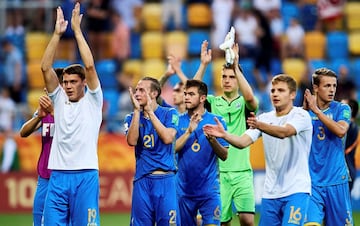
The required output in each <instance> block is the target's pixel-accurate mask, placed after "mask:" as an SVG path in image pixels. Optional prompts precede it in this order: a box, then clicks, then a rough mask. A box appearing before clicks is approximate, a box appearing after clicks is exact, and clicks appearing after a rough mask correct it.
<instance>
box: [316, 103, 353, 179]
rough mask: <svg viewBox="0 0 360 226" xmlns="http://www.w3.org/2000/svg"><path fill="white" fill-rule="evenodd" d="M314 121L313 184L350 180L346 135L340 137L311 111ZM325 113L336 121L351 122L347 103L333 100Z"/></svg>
mask: <svg viewBox="0 0 360 226" xmlns="http://www.w3.org/2000/svg"><path fill="white" fill-rule="evenodd" d="M309 113H310V116H311V119H312V123H313V138H312V144H311V151H310V157H309V167H310V175H311V181H312V184H313V185H315V186H327V185H335V184H341V183H347V182H348V173H347V169H346V163H345V157H344V147H345V139H346V137H343V138H339V137H338V136H336V135H335V134H334V133H332V132H330V131H329V129H328V128H327V127H326V126H325V125H324V123H323V122H321V121H320V120H319V118H318V117H317V116H316V115H315V114H314V113H313V112H312V111H309ZM323 113H324V114H325V115H326V116H327V117H329V118H331V119H333V120H334V121H336V122H338V121H345V122H347V123H350V117H351V110H350V107H349V106H348V105H346V104H342V103H340V102H337V101H332V102H331V103H330V106H329V108H327V109H326V110H324V111H323Z"/></svg>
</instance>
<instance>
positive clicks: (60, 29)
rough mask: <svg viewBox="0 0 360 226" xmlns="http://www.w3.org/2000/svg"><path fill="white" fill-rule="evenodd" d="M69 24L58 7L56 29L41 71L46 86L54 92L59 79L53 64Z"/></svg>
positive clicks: (45, 53) (46, 50)
mask: <svg viewBox="0 0 360 226" xmlns="http://www.w3.org/2000/svg"><path fill="white" fill-rule="evenodd" d="M67 26H68V21H67V20H65V19H64V14H63V11H62V9H61V8H60V7H57V9H56V23H55V30H54V32H53V34H52V37H51V39H50V42H49V44H48V46H47V47H46V49H45V52H44V55H43V58H42V60H41V71H42V74H43V78H44V82H45V86H46V89H47V90H48V91H49V92H50V93H51V92H53V91H54V90H55V88H56V87H57V86H58V85H59V80H58V78H57V76H56V73H55V71H54V69H53V66H52V65H53V63H54V58H55V53H56V49H57V46H58V44H59V41H60V37H61V35H62V34H63V33H64V32H65V30H66V27H67Z"/></svg>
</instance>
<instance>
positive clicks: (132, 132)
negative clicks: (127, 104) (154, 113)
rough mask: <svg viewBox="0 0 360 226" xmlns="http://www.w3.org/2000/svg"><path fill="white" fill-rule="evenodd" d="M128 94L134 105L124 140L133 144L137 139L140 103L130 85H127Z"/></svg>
mask: <svg viewBox="0 0 360 226" xmlns="http://www.w3.org/2000/svg"><path fill="white" fill-rule="evenodd" d="M129 95H130V98H131V102H132V104H133V106H134V114H133V117H132V120H131V123H130V125H129V128H128V132H127V135H126V141H127V143H128V145H130V146H135V145H136V144H137V142H138V139H139V123H140V105H139V102H138V101H137V100H136V99H135V97H134V93H133V90H132V88H131V87H129Z"/></svg>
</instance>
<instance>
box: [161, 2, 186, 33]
mask: <svg viewBox="0 0 360 226" xmlns="http://www.w3.org/2000/svg"><path fill="white" fill-rule="evenodd" d="M182 7H183V5H182V0H162V24H163V26H164V28H165V30H170V28H172V27H171V26H170V25H171V23H170V22H171V21H173V24H174V25H173V28H174V29H175V30H180V29H182V22H183V13H182Z"/></svg>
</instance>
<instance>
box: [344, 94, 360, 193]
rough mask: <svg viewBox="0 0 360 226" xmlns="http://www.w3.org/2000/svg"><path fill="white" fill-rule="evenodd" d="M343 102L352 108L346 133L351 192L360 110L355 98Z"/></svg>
mask: <svg viewBox="0 0 360 226" xmlns="http://www.w3.org/2000/svg"><path fill="white" fill-rule="evenodd" d="M341 102H342V103H345V104H348V105H349V106H350V109H351V121H350V125H349V129H348V131H347V133H346V142H345V160H346V165H347V167H348V169H349V176H350V178H349V189H350V193H351V191H352V189H353V188H354V182H355V179H356V164H355V153H356V149H357V146H358V143H359V142H358V136H359V126H358V125H357V123H356V116H357V114H358V111H359V104H358V102H357V101H356V100H354V99H343V100H341Z"/></svg>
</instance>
